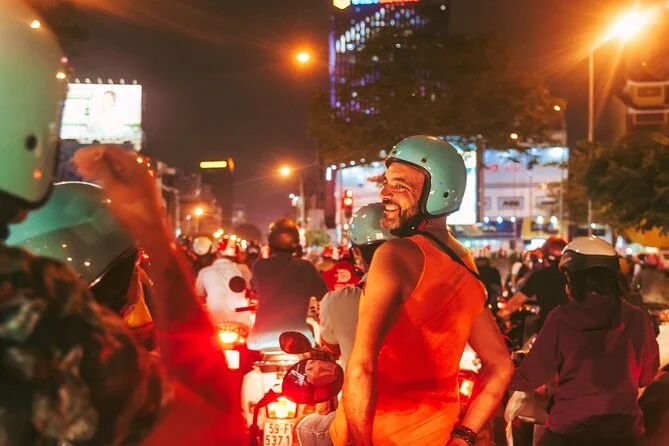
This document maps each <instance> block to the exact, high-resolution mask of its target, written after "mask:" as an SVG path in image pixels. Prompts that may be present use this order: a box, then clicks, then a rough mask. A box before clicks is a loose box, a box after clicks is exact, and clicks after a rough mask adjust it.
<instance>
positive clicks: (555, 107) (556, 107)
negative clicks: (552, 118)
mask: <svg viewBox="0 0 669 446" xmlns="http://www.w3.org/2000/svg"><path fill="white" fill-rule="evenodd" d="M553 110H555V111H556V112H559V111H560V110H562V107H560V106H559V105H554V106H553Z"/></svg>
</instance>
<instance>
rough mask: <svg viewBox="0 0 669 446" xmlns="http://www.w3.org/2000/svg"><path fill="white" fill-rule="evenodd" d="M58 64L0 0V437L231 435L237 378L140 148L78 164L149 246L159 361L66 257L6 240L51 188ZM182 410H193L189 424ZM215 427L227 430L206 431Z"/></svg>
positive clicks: (21, 7) (57, 440)
mask: <svg viewBox="0 0 669 446" xmlns="http://www.w3.org/2000/svg"><path fill="white" fill-rule="evenodd" d="M36 23H39V26H35V24H36ZM64 61H65V58H64V57H63V55H62V52H61V50H60V48H59V46H58V44H57V42H56V39H55V37H54V36H53V34H52V33H51V31H50V30H49V29H48V27H47V26H45V25H44V24H43V22H40V20H39V17H38V16H37V15H36V14H35V12H34V11H33V10H31V9H30V8H29V7H27V6H26V4H25V3H24V2H23V1H20V0H12V1H0V97H2V98H3V99H2V103H0V113H2V114H3V119H2V120H0V135H2V138H0V153H2V156H3V161H4V162H3V163H2V164H1V165H0V241H1V242H0V289H2V292H1V293H0V438H2V439H3V441H2V442H3V443H5V444H142V445H151V444H162V445H164V444H170V443H171V444H187V443H189V442H190V441H194V442H195V443H197V444H211V445H213V444H238V442H239V441H241V440H242V437H243V431H242V429H241V426H242V420H241V416H240V414H239V410H238V403H237V402H238V401H239V394H238V392H235V389H234V388H231V387H230V385H229V384H227V382H226V380H227V379H228V378H229V377H231V376H232V375H231V374H230V373H229V371H227V367H226V363H225V356H224V355H223V353H222V352H220V350H219V351H218V353H217V351H216V350H215V347H216V344H215V342H214V341H213V340H211V341H210V339H213V335H214V330H213V327H211V323H210V322H208V319H207V317H206V313H204V311H203V310H202V309H201V308H200V307H199V306H198V305H197V301H196V299H195V296H194V294H193V291H192V287H191V285H190V283H191V282H190V280H189V276H188V275H187V273H186V271H187V270H186V269H185V266H184V265H183V264H181V263H180V262H181V258H180V257H179V256H177V255H176V253H175V252H174V251H173V248H172V246H171V245H172V241H173V239H172V237H171V236H170V235H169V232H168V231H167V225H166V223H165V221H164V218H162V217H161V212H160V206H159V201H158V197H157V193H156V190H157V189H156V187H155V183H154V179H153V178H152V177H151V175H150V174H149V172H148V171H147V169H146V166H140V165H139V164H138V163H137V162H136V156H135V155H133V154H130V153H127V152H124V151H122V150H120V149H118V148H111V147H93V148H89V149H83V150H81V151H80V153H77V154H76V155H75V160H73V161H76V162H75V164H77V166H78V168H79V172H80V173H84V174H83V175H82V176H83V177H86V178H88V179H91V180H94V182H96V183H104V186H105V203H106V204H108V205H109V208H110V209H111V210H112V213H113V214H114V215H115V217H116V218H117V219H118V220H119V221H120V222H121V223H122V224H123V225H124V226H125V228H126V231H128V232H129V233H130V234H131V237H132V239H134V240H140V241H141V243H142V245H143V246H144V247H145V248H146V250H147V252H148V253H149V254H150V255H151V256H152V257H153V265H152V273H154V277H155V278H156V279H157V285H156V291H157V293H156V300H155V303H156V308H157V311H156V313H157V316H156V320H155V322H156V327H157V330H158V332H159V334H160V336H159V337H158V341H159V344H160V350H161V353H160V358H158V357H156V356H155V355H151V354H149V352H148V351H147V350H146V349H144V348H142V347H141V346H139V345H138V344H137V342H136V341H135V340H134V339H133V337H132V335H131V333H130V331H129V329H128V327H127V326H126V324H125V323H124V322H123V320H122V319H121V318H119V317H118V316H117V315H115V314H114V313H113V312H112V311H111V310H109V309H108V308H106V307H104V306H101V305H99V304H97V303H96V301H95V299H94V297H93V295H92V294H91V292H90V290H89V287H88V284H86V283H85V282H84V281H82V280H81V279H80V278H79V277H78V274H77V273H76V272H75V271H74V270H73V269H72V268H70V267H69V266H68V265H64V264H63V263H61V262H59V261H57V260H55V259H53V258H49V257H41V256H36V255H34V254H31V253H29V252H28V251H26V250H24V249H22V248H16V247H9V246H7V245H5V244H4V240H5V239H6V238H7V236H8V235H9V234H10V232H11V229H10V228H11V225H13V224H17V223H20V222H21V221H22V220H24V219H25V218H26V216H27V213H28V212H29V211H31V210H34V209H37V208H39V207H41V206H42V205H43V204H44V203H45V202H46V201H47V200H48V199H49V195H50V191H51V189H52V186H51V185H52V182H53V175H54V172H55V164H56V159H57V151H58V135H59V129H60V112H61V110H62V104H63V101H64V99H65V92H66V88H67V81H66V79H65V76H63V74H64V69H63V67H62V64H63V62H64ZM88 236H90V237H94V236H96V233H95V231H91V232H89V233H88ZM61 248H62V249H69V248H68V247H63V246H62V244H61ZM78 254H81V253H80V252H78ZM72 259H73V260H72V261H73V262H74V260H75V256H72ZM76 259H77V261H78V262H80V261H83V262H84V265H83V266H84V267H86V268H88V267H89V266H90V267H91V268H92V269H97V268H98V265H93V263H92V261H91V262H90V265H86V260H85V259H83V258H81V257H76ZM68 263H70V262H68ZM82 271H83V270H82ZM168 297H169V303H168V300H167V299H168ZM207 324H209V325H207ZM176 332H179V334H182V335H183V334H186V336H181V337H179V336H175V334H176ZM183 338H188V343H186V342H184V341H183V340H182V339H183ZM193 340H195V341H197V342H196V344H197V345H198V348H197V349H193V348H192V346H191V345H190V343H191V342H193ZM185 352H188V354H187V355H186V354H185ZM161 362H162V363H163V364H164V365H165V366H166V368H167V370H168V371H169V375H170V376H172V377H174V378H176V379H177V380H176V381H171V380H170V379H168V378H167V377H168V373H166V372H165V368H164V367H163V366H161V364H160V363H161ZM35 366H36V367H35ZM203 387H206V391H205V390H204V389H203ZM191 389H192V390H191ZM233 404H234V405H236V406H237V407H235V409H234V410H233V409H232V408H233V407H234V406H233ZM187 414H198V416H197V417H193V416H191V419H190V420H189V421H190V422H191V424H188V425H185V424H184V420H185V417H184V415H187ZM221 424H224V425H226V428H227V431H226V432H221V431H220V429H218V430H214V429H213V427H214V426H216V425H218V426H220V425H221ZM184 426H185V427H184ZM194 438H197V440H194Z"/></svg>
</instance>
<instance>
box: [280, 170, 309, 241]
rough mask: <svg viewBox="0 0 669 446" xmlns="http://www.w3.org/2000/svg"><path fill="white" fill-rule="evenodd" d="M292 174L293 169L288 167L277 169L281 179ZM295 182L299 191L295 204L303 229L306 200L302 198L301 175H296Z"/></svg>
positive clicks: (302, 181)
mask: <svg viewBox="0 0 669 446" xmlns="http://www.w3.org/2000/svg"><path fill="white" fill-rule="evenodd" d="M292 174H293V169H292V168H291V167H290V166H282V167H281V168H280V169H279V175H281V176H282V177H289V176H291V175H292ZM297 182H298V185H299V189H300V191H299V197H297V198H298V200H297V204H298V206H299V212H300V214H299V215H300V217H299V219H300V225H301V226H302V227H303V228H305V227H306V216H305V214H306V209H305V206H306V199H305V196H304V178H303V177H302V174H301V173H297ZM293 199H294V198H293Z"/></svg>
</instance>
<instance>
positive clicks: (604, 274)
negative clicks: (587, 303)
mask: <svg viewBox="0 0 669 446" xmlns="http://www.w3.org/2000/svg"><path fill="white" fill-rule="evenodd" d="M567 276H568V277H569V283H568V286H569V291H570V294H571V296H572V297H573V298H574V299H575V300H577V301H583V300H584V299H585V296H586V295H587V294H588V293H597V294H601V295H602V296H610V297H618V298H621V297H623V296H624V295H625V290H624V289H623V288H622V286H621V283H620V280H619V277H618V273H617V272H616V271H613V270H611V269H609V268H604V267H600V266H597V267H593V268H588V269H586V270H583V271H568V272H567Z"/></svg>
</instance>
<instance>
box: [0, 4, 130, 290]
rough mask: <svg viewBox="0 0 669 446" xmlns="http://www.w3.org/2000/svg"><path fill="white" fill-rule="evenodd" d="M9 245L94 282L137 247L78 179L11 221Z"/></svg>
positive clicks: (93, 189)
mask: <svg viewBox="0 0 669 446" xmlns="http://www.w3.org/2000/svg"><path fill="white" fill-rule="evenodd" d="M0 1H3V0H0ZM7 244H8V245H14V246H20V247H22V248H24V249H26V250H28V251H30V252H32V253H34V254H36V255H39V256H44V257H51V258H54V259H57V260H60V261H61V262H63V263H65V264H67V265H70V266H71V267H72V268H73V269H74V270H75V271H77V272H78V273H79V274H80V275H81V277H82V279H83V280H84V281H85V282H86V283H88V284H89V285H90V286H93V285H95V284H96V283H97V282H98V281H99V280H100V279H101V278H102V277H103V276H104V274H105V273H106V272H107V271H108V270H109V268H111V267H112V266H113V265H114V264H115V263H116V261H117V260H119V259H121V258H125V256H126V255H127V254H130V253H131V252H134V249H135V247H136V243H135V241H134V240H133V239H132V237H131V236H130V235H129V234H128V233H127V232H126V231H125V230H124V229H123V228H122V227H121V226H120V225H119V224H118V223H117V221H116V219H115V218H114V217H113V215H112V213H111V211H110V210H109V208H108V207H107V204H106V200H105V197H104V194H103V192H102V189H100V188H99V187H98V186H96V185H94V184H89V183H78V182H68V183H58V184H56V185H55V186H54V188H53V191H52V193H51V195H50V196H49V199H48V200H47V202H46V203H45V204H44V206H42V207H41V208H40V209H38V210H35V211H33V212H30V213H29V214H28V218H26V219H25V220H24V221H23V222H21V223H20V224H18V225H12V226H10V236H9V239H8V240H7Z"/></svg>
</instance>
